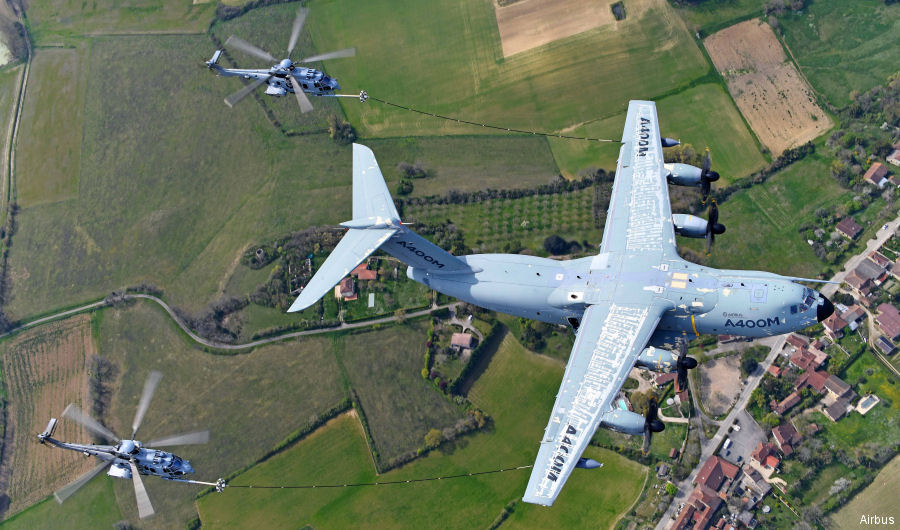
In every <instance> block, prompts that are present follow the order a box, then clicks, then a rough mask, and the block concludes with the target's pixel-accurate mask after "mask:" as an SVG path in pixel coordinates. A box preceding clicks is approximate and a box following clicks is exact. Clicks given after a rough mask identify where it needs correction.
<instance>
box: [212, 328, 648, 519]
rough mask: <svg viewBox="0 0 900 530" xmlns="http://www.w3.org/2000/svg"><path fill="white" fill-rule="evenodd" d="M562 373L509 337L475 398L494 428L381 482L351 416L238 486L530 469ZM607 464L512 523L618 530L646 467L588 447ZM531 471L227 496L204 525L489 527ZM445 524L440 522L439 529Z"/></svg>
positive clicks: (215, 498)
mask: <svg viewBox="0 0 900 530" xmlns="http://www.w3.org/2000/svg"><path fill="white" fill-rule="evenodd" d="M561 375H562V364H561V363H558V362H556V361H553V360H550V359H547V358H542V357H540V356H537V355H534V354H531V353H529V352H527V351H525V350H524V349H523V348H522V347H521V346H520V345H519V344H518V343H517V342H515V340H513V339H512V338H511V337H509V336H508V337H507V339H506V340H505V341H504V343H503V345H502V346H501V348H500V349H499V351H498V352H497V354H496V355H495V356H494V358H493V359H492V361H491V364H490V366H489V367H488V369H487V371H486V372H485V373H484V375H483V376H482V377H481V378H480V379H479V380H478V382H477V383H476V384H475V386H474V388H473V389H472V391H471V393H470V398H471V399H472V400H473V401H474V402H475V404H476V405H477V406H478V407H480V408H482V409H483V410H485V411H486V412H487V413H488V414H490V415H491V417H492V418H493V429H491V430H489V431H487V432H485V433H479V434H476V435H473V436H469V437H465V438H463V439H462V440H460V441H459V442H458V443H456V444H451V445H450V446H442V447H441V448H440V449H438V450H437V451H434V452H432V453H430V454H429V455H428V456H426V457H424V458H422V459H420V460H417V461H415V462H413V463H411V464H409V465H406V466H404V467H403V468H401V469H398V470H394V471H391V472H389V473H386V474H383V475H379V476H378V477H377V478H376V476H375V474H374V471H373V469H372V465H371V462H370V461H369V460H368V459H367V455H366V453H365V441H364V439H363V437H362V433H361V429H360V428H359V427H358V425H357V424H355V422H354V420H353V419H352V418H351V417H349V416H344V417H342V419H341V420H338V421H336V422H334V423H333V424H331V425H330V426H328V427H327V428H326V429H324V430H323V431H320V432H317V433H315V434H314V435H312V436H310V437H309V438H307V439H305V440H303V441H301V442H300V443H298V444H297V445H296V446H294V447H293V448H291V449H290V450H288V451H286V452H284V453H282V454H280V455H278V456H276V457H275V458H272V459H271V460H269V461H268V462H266V463H265V464H263V465H260V466H256V467H254V468H253V469H251V470H250V471H249V472H247V473H245V474H243V475H241V476H238V477H236V478H235V479H234V480H233V483H234V484H253V483H257V484H280V483H285V484H288V483H289V484H308V483H318V484H334V483H345V482H351V481H363V480H365V481H369V480H402V479H413V478H422V477H433V476H443V475H451V474H457V473H465V472H471V471H481V470H488V469H497V468H498V467H508V466H516V465H524V464H531V463H532V461H533V460H534V456H535V454H536V452H537V446H538V441H539V440H540V435H541V434H540V433H541V432H543V428H544V425H545V422H546V419H547V414H548V411H549V408H550V406H551V405H552V403H553V396H554V395H555V392H556V389H557V388H558V384H559V378H560V377H561ZM587 455H588V456H590V457H592V458H597V459H599V460H601V461H603V462H604V463H605V466H604V467H603V468H602V469H600V470H597V471H595V472H590V473H589V472H581V471H579V472H578V473H574V474H573V475H572V477H571V478H570V479H569V481H568V483H567V485H566V489H565V490H564V491H563V493H562V494H561V495H560V497H559V499H558V500H557V502H556V504H555V505H554V508H553V509H552V510H549V509H546V508H543V507H538V506H533V505H527V504H523V503H521V502H519V503H518V504H517V505H516V506H515V511H514V513H513V515H512V518H511V519H510V521H509V522H511V523H515V524H516V525H517V526H522V525H524V526H528V527H532V528H534V527H542V528H555V527H559V526H563V525H569V526H572V525H576V526H577V525H580V524H584V522H585V521H590V524H591V525H592V526H595V527H601V528H606V527H610V526H611V525H612V524H613V522H614V521H615V520H616V518H617V516H618V515H619V514H620V513H622V512H624V511H625V510H626V509H627V508H628V507H629V506H631V504H632V502H634V500H635V499H636V498H637V496H638V494H639V493H640V490H641V486H642V484H643V481H644V477H645V476H646V468H643V467H642V466H640V465H638V464H636V463H634V462H632V461H630V460H627V459H625V458H623V457H621V456H619V455H617V454H615V453H613V452H610V451H604V450H601V449H595V448H589V449H588V452H587ZM528 476H529V472H528V471H527V470H526V471H515V472H510V473H508V474H505V475H502V476H501V475H485V476H480V477H473V478H465V479H456V480H446V481H440V482H425V483H419V484H410V485H401V486H388V487H364V488H346V489H317V490H288V491H262V490H256V491H254V490H237V489H232V490H226V492H225V493H224V494H223V495H208V496H206V497H203V498H202V499H201V500H200V501H199V502H198V508H199V511H200V518H201V521H202V522H203V525H204V526H205V527H209V528H222V527H228V528H236V527H241V528H244V527H251V526H253V527H256V526H258V524H259V523H260V522H262V523H263V525H264V526H267V527H283V526H291V527H295V526H302V525H305V524H308V525H311V526H313V527H316V528H346V527H354V528H357V527H367V528H385V527H409V528H423V527H430V526H434V525H435V524H440V526H442V527H446V528H475V527H486V526H488V525H489V524H490V523H491V521H493V520H494V518H495V517H496V516H497V515H499V513H500V512H501V510H503V508H504V506H506V504H507V503H508V502H509V501H511V500H515V499H519V498H520V497H521V495H522V492H523V491H524V488H525V484H526V483H527V481H528ZM436 522H439V523H436Z"/></svg>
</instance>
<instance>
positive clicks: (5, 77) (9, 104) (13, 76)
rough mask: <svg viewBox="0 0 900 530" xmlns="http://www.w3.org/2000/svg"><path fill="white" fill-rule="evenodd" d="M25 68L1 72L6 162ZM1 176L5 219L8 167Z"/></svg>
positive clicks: (0, 131)
mask: <svg viewBox="0 0 900 530" xmlns="http://www.w3.org/2000/svg"><path fill="white" fill-rule="evenodd" d="M23 68H24V67H21V66H16V67H13V68H5V69H3V70H0V149H2V150H3V156H2V160H6V152H7V147H8V146H7V139H8V138H9V135H8V131H9V126H10V123H11V122H12V120H14V119H15V116H13V111H14V110H15V107H16V95H17V93H18V92H17V91H18V84H17V81H18V80H19V76H20V75H22V69H23ZM0 175H3V178H4V182H3V183H2V185H0V190H2V195H3V201H2V203H3V206H2V208H0V212H3V216H4V217H5V216H6V191H7V190H6V186H7V184H8V181H7V180H6V175H7V167H4V168H3V169H2V170H0Z"/></svg>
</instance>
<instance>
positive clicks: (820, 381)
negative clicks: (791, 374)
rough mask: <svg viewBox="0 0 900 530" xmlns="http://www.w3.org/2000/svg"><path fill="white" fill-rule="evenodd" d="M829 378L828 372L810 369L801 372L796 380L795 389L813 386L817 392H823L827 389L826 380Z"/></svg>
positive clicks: (799, 389)
mask: <svg viewBox="0 0 900 530" xmlns="http://www.w3.org/2000/svg"><path fill="white" fill-rule="evenodd" d="M827 380H828V373H827V372H823V371H821V370H815V371H813V370H810V371H806V372H803V373H802V374H800V377H798V378H797V380H796V381H795V382H794V390H796V391H798V392H799V391H801V390H803V389H804V388H811V389H813V390H815V391H816V393H817V394H821V393H822V392H823V391H824V390H825V381H827Z"/></svg>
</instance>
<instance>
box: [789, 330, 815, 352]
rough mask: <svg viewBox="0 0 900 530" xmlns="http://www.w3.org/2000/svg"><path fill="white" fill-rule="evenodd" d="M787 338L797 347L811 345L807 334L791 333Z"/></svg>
mask: <svg viewBox="0 0 900 530" xmlns="http://www.w3.org/2000/svg"><path fill="white" fill-rule="evenodd" d="M785 340H787V343H788V344H790V345H791V346H793V347H795V348H797V349H800V348H805V347H807V346H809V337H807V336H805V335H797V334H796V333H791V334H790V335H788V336H787V339H785Z"/></svg>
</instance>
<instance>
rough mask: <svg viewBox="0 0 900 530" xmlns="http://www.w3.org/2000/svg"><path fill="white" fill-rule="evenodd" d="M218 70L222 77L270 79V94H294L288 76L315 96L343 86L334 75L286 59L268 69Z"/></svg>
mask: <svg viewBox="0 0 900 530" xmlns="http://www.w3.org/2000/svg"><path fill="white" fill-rule="evenodd" d="M216 72H217V73H218V74H219V75H220V76H222V77H243V78H244V79H268V83H267V84H268V88H267V89H266V94H268V95H270V96H284V95H286V94H293V93H294V87H293V85H292V84H291V81H290V79H288V76H292V77H295V78H296V79H297V81H298V82H299V83H300V87H301V88H303V91H304V92H306V93H307V94H312V95H314V96H330V95H333V94H334V92H335V91H336V90H340V88H341V86H340V85H339V84H338V82H337V80H336V79H334V78H333V77H328V76H327V75H326V74H325V73H324V72H321V71H319V70H316V69H314V68H306V67H303V66H293V68H291V64H290V61H289V60H288V59H285V60H284V61H282V62H280V63H278V64H276V65H274V66H272V68H270V69H267V70H262V69H249V68H222V67H219V66H217V67H216Z"/></svg>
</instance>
